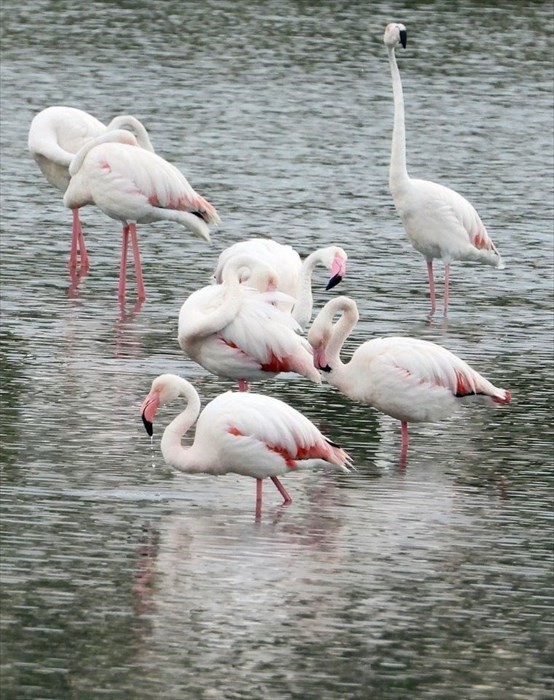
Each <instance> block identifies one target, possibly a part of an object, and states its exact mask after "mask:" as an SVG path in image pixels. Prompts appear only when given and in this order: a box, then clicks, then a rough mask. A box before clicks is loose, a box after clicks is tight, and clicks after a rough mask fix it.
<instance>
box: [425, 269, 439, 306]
mask: <svg viewBox="0 0 554 700" xmlns="http://www.w3.org/2000/svg"><path fill="white" fill-rule="evenodd" d="M427 276H428V277H429V295H430V297H431V314H434V313H435V308H436V306H437V304H436V299H435V277H434V275H433V261H432V260H427Z"/></svg>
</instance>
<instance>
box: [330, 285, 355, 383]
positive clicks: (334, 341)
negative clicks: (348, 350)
mask: <svg viewBox="0 0 554 700" xmlns="http://www.w3.org/2000/svg"><path fill="white" fill-rule="evenodd" d="M338 311H342V315H341V317H340V318H339V320H338V321H337V322H336V323H335V325H334V326H333V327H332V330H331V335H330V337H329V340H328V341H327V345H326V347H325V359H326V361H327V365H328V366H329V367H330V368H331V372H330V373H329V375H328V381H329V383H330V384H333V385H335V386H337V382H338V383H340V380H341V376H342V373H343V370H344V369H345V368H346V367H348V363H347V364H345V363H344V362H343V361H342V360H341V357H340V353H341V350H342V346H343V345H344V342H345V340H346V339H347V338H348V336H349V335H350V333H352V330H353V328H354V327H355V325H356V323H357V322H358V318H359V316H358V309H357V307H356V304H355V303H354V302H353V301H352V300H351V299H348V298H345V297H337V299H336V300H334V301H333V302H331V303H330V304H329V316H330V318H329V321H330V322H331V321H332V319H333V317H334V315H335V313H337V312H338Z"/></svg>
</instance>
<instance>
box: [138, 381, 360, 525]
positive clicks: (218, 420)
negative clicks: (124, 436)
mask: <svg viewBox="0 0 554 700" xmlns="http://www.w3.org/2000/svg"><path fill="white" fill-rule="evenodd" d="M180 396H182V397H184V398H185V400H186V402H187V406H186V408H185V410H184V411H183V412H182V413H180V414H179V415H178V416H177V417H176V418H174V419H173V421H172V422H171V423H170V424H169V425H168V426H167V427H166V429H165V430H164V433H163V437H162V441H161V450H162V454H163V457H164V460H165V461H166V462H167V463H168V464H169V465H171V466H172V467H175V468H176V469H179V470H180V471H183V472H186V473H187V474H213V475H216V476H218V475H222V474H230V473H232V474H241V475H243V476H250V477H253V478H254V479H256V517H260V515H261V509H262V483H263V480H264V479H266V478H267V477H269V478H270V479H271V480H272V481H273V483H274V484H275V486H276V487H277V489H278V490H279V493H280V494H281V495H282V496H283V502H284V503H286V504H288V503H291V501H292V499H291V497H290V496H289V494H288V492H287V491H286V489H285V487H284V486H283V485H282V483H281V481H280V480H279V478H278V477H279V476H281V475H283V474H289V473H290V472H294V471H296V470H297V469H301V468H302V467H305V466H314V460H318V461H323V462H326V463H327V464H333V465H335V466H337V467H338V468H339V469H341V470H342V471H349V469H348V467H349V465H350V464H351V459H350V457H349V456H348V454H347V453H346V452H345V451H344V450H343V449H341V448H340V447H339V446H338V445H336V444H335V443H333V442H331V441H330V440H329V439H328V438H326V437H325V436H324V435H323V434H322V433H321V432H320V431H319V430H318V429H317V428H316V426H315V425H314V424H313V423H312V422H311V421H310V420H309V419H308V418H306V417H305V416H304V415H303V414H302V413H300V412H299V411H297V410H296V409H294V408H292V407H291V406H289V405H288V404H286V403H284V402H283V401H280V400H279V399H275V398H273V397H270V396H263V395H261V394H254V393H246V392H239V393H234V392H230V391H227V392H226V393H224V394H221V395H219V396H217V397H216V398H215V399H213V400H212V401H210V403H208V405H207V406H206V407H205V408H204V410H203V411H202V413H200V397H199V396H198V393H197V391H196V389H195V388H194V387H193V385H192V384H191V383H190V382H188V381H187V380H186V379H183V378H181V377H178V376H176V375H174V374H163V375H161V376H159V377H157V378H156V379H155V380H154V381H153V382H152V387H151V389H150V393H149V394H148V396H147V397H146V398H145V399H144V401H143V403H142V406H141V414H142V420H143V422H144V426H145V428H146V431H147V432H148V434H149V435H152V422H153V420H154V417H155V415H156V411H157V410H158V408H159V407H160V406H163V405H164V404H166V403H169V402H170V401H173V400H175V399H176V398H178V397H180ZM195 421H196V430H195V435H194V440H193V442H192V445H190V446H189V447H184V446H183V445H182V444H181V438H182V437H183V436H184V435H185V434H186V432H187V431H188V430H189V429H190V428H191V426H192V425H193V424H194V423H195Z"/></svg>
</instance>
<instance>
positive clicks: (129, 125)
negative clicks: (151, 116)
mask: <svg viewBox="0 0 554 700" xmlns="http://www.w3.org/2000/svg"><path fill="white" fill-rule="evenodd" d="M107 129H108V131H114V130H115V129H132V130H133V132H134V134H135V136H136V137H137V141H138V144H139V146H140V147H141V148H144V149H145V150H146V151H151V152H152V153H154V146H153V145H152V142H151V141H150V137H149V136H148V132H147V131H146V129H145V128H144V125H143V123H142V122H140V121H139V120H138V119H137V118H136V117H132V116H131V115H130V114H122V115H120V116H119V117H114V118H113V119H112V120H111V122H110V123H109V124H108V127H107Z"/></svg>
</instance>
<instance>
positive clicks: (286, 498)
mask: <svg viewBox="0 0 554 700" xmlns="http://www.w3.org/2000/svg"><path fill="white" fill-rule="evenodd" d="M270 479H271V481H273V483H274V484H275V486H276V487H277V490H278V491H279V493H280V494H281V496H282V497H283V503H284V504H287V505H288V504H289V503H292V498H291V497H290V496H289V494H288V491H287V490H286V488H285V487H284V486H283V484H282V483H281V482H280V481H279V479H278V478H277V477H276V476H271V477H270Z"/></svg>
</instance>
